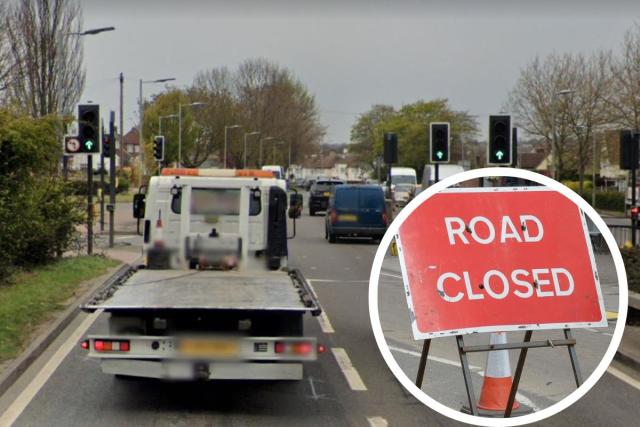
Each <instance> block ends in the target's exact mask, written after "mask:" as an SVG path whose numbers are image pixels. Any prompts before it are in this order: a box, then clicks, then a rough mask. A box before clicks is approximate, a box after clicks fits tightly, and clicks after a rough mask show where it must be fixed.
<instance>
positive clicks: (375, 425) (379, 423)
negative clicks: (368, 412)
mask: <svg viewBox="0 0 640 427" xmlns="http://www.w3.org/2000/svg"><path fill="white" fill-rule="evenodd" d="M367 421H369V425H370V426H371V427H387V426H388V425H389V423H388V422H387V420H385V419H384V418H382V417H367Z"/></svg>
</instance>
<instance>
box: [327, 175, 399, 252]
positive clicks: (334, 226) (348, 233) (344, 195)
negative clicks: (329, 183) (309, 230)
mask: <svg viewBox="0 0 640 427" xmlns="http://www.w3.org/2000/svg"><path fill="white" fill-rule="evenodd" d="M325 224H326V225H325V239H327V240H329V242H331V243H334V242H335V241H336V239H337V238H338V237H371V238H373V239H374V240H380V239H381V238H382V236H383V235H384V232H385V231H386V229H387V213H386V211H385V206H384V192H383V190H382V187H380V186H378V185H337V186H336V187H335V188H334V190H333V191H332V192H331V197H330V198H329V208H328V211H327V216H326V220H325Z"/></svg>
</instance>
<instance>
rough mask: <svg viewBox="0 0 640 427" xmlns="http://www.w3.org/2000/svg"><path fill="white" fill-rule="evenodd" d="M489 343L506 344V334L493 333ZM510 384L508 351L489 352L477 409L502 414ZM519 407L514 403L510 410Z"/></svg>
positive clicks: (505, 406)
mask: <svg viewBox="0 0 640 427" xmlns="http://www.w3.org/2000/svg"><path fill="white" fill-rule="evenodd" d="M490 342H491V344H506V343H507V334H506V333H504V332H494V333H492V334H491V341H490ZM512 384H513V380H512V379H511V365H510V364H509V351H508V350H494V351H490V352H489V353H488V354H487V369H486V370H485V372H484V382H483V383H482V391H481V392H480V400H479V401H478V408H480V409H483V410H485V411H500V412H504V411H505V410H506V409H507V401H508V400H509V392H510V391H511V385H512ZM519 407H520V404H519V403H518V402H517V401H514V402H513V408H512V410H516V409H518V408H519Z"/></svg>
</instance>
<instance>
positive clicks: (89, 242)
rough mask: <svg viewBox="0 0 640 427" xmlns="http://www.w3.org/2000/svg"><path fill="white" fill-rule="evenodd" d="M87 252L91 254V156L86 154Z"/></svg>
mask: <svg viewBox="0 0 640 427" xmlns="http://www.w3.org/2000/svg"><path fill="white" fill-rule="evenodd" d="M87 254H88V255H92V254H93V156H92V155H91V154H88V155H87Z"/></svg>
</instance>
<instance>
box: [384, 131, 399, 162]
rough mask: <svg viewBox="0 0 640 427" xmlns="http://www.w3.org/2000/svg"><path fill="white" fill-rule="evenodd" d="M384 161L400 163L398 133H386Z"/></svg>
mask: <svg viewBox="0 0 640 427" xmlns="http://www.w3.org/2000/svg"><path fill="white" fill-rule="evenodd" d="M384 162H385V163H386V164H388V165H390V164H391V163H398V135H396V134H395V133H385V134H384Z"/></svg>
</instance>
